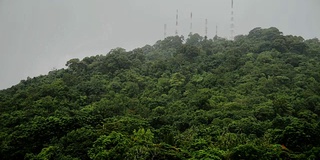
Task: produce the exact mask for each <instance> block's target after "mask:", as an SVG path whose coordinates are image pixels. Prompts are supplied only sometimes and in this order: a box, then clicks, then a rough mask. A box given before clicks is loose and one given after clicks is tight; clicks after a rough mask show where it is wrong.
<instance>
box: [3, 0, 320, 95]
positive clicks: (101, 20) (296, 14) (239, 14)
mask: <svg viewBox="0 0 320 160" xmlns="http://www.w3.org/2000/svg"><path fill="white" fill-rule="evenodd" d="M230 5H231V0H0V89H4V88H8V87H11V86H12V85H15V84H17V83H19V82H20V80H22V79H26V78H27V77H28V76H29V77H34V76H38V75H40V74H47V73H48V72H49V71H50V70H52V69H53V68H58V69H59V68H62V67H64V65H65V63H66V62H67V61H68V60H69V59H71V58H80V59H82V58H83V57H85V56H93V55H97V54H106V53H108V52H109V51H110V49H112V48H116V47H122V48H125V49H127V50H131V49H134V48H137V47H142V46H144V45H146V44H150V45H153V44H154V43H155V42H156V41H157V40H159V39H163V25H164V24H165V23H166V24H167V35H168V36H169V35H174V31H175V14H176V10H177V9H178V10H179V34H183V35H184V36H185V38H187V35H188V33H189V32H190V30H189V26H190V20H189V19H190V18H189V17H190V12H191V11H192V13H193V32H194V33H199V34H200V35H204V32H205V25H204V23H205V19H206V18H207V19H208V37H209V38H212V37H213V36H214V35H215V26H216V25H218V35H219V36H221V37H229V36H230V28H229V26H230V12H231V10H230ZM234 17H235V20H234V21H235V34H248V32H249V31H250V30H251V29H253V28H255V27H263V28H268V27H271V26H274V27H277V28H278V29H279V30H280V31H282V32H283V33H284V34H285V35H287V34H293V35H299V36H302V37H304V38H305V39H310V38H314V37H318V38H320V0H234Z"/></svg>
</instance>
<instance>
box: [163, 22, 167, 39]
mask: <svg viewBox="0 0 320 160" xmlns="http://www.w3.org/2000/svg"><path fill="white" fill-rule="evenodd" d="M163 27H164V28H163V29H164V33H163V37H164V38H163V39H165V38H166V37H167V24H164V26H163Z"/></svg>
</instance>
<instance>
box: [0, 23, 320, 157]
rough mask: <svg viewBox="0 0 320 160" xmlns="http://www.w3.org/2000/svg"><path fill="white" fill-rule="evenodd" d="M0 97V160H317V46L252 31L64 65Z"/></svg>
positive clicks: (171, 41) (175, 39)
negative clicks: (228, 37) (232, 37)
mask: <svg viewBox="0 0 320 160" xmlns="http://www.w3.org/2000/svg"><path fill="white" fill-rule="evenodd" d="M66 67H67V68H65V69H58V70H53V71H50V72H49V73H48V74H47V75H42V76H38V77H34V78H28V79H27V80H21V82H20V83H19V84H17V85H15V86H13V87H11V88H8V89H5V90H1V91H0V121H1V122H2V123H0V159H34V160H36V159H46V160H47V159H84V160H85V159H94V160H102V159H128V160H129V159H130V160H132V159H158V160H160V159H163V160H164V159H173V160H175V159H176V160H180V159H190V160H195V159H216V160H228V159H249V160H250V159H266V160H269V159H270V160H272V159H319V158H320V134H319V133H320V121H319V120H320V119H319V114H320V72H319V69H320V42H319V40H318V39H316V38H315V39H310V40H304V39H303V38H302V37H300V36H293V35H283V34H282V32H281V31H279V30H278V29H277V28H275V27H271V28H267V29H263V28H254V29H253V30H251V31H250V32H249V34H248V35H238V36H236V37H235V40H234V41H230V40H226V39H223V38H220V37H214V38H213V39H208V38H203V37H202V36H200V35H199V34H190V35H189V37H187V38H186V40H185V39H184V37H183V36H180V37H179V36H172V37H167V38H165V39H164V40H159V41H157V42H156V43H155V44H154V45H146V46H144V47H141V48H136V49H134V50H132V51H126V50H125V49H123V48H115V49H113V50H111V51H110V52H109V53H108V54H106V55H96V56H91V57H85V58H84V59H82V60H80V59H71V60H69V61H68V62H67V63H66Z"/></svg>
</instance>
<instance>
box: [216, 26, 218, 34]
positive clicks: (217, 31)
mask: <svg viewBox="0 0 320 160" xmlns="http://www.w3.org/2000/svg"><path fill="white" fill-rule="evenodd" d="M216 36H218V25H216Z"/></svg>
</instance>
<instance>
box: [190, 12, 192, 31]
mask: <svg viewBox="0 0 320 160" xmlns="http://www.w3.org/2000/svg"><path fill="white" fill-rule="evenodd" d="M190 35H192V12H191V13H190Z"/></svg>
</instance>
